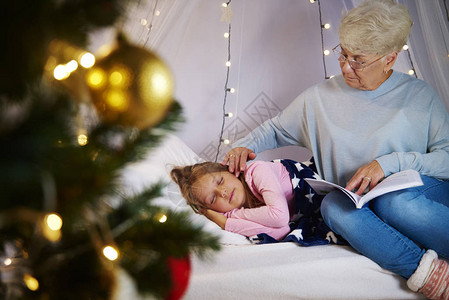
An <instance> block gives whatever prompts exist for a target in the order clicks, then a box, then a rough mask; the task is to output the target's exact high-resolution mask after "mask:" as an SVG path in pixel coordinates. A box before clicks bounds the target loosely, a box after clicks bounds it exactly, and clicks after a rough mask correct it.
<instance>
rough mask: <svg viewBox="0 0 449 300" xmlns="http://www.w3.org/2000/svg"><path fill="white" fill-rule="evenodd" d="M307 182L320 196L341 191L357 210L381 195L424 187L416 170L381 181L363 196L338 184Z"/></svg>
mask: <svg viewBox="0 0 449 300" xmlns="http://www.w3.org/2000/svg"><path fill="white" fill-rule="evenodd" d="M305 180H306V181H307V183H308V184H310V186H311V187H312V188H313V189H314V190H315V192H316V193H317V194H319V195H324V194H327V193H329V192H331V191H333V190H335V189H339V190H341V191H342V192H344V193H345V194H346V195H347V196H348V197H349V198H350V199H351V200H352V201H353V202H354V203H355V206H356V207H357V208H362V207H363V205H365V203H367V202H368V201H370V200H371V199H374V198H376V197H378V196H380V195H383V194H386V193H389V192H393V191H398V190H402V189H406V188H410V187H415V186H419V185H423V182H422V180H421V176H420V175H419V173H418V172H416V171H415V170H405V171H401V172H398V173H394V174H392V175H390V176H388V177H387V178H385V179H384V180H382V181H380V182H379V183H378V184H377V185H376V186H375V187H374V188H373V189H372V190H370V191H369V192H368V193H366V194H364V195H363V196H359V195H357V194H356V193H353V192H351V191H349V190H347V189H345V188H343V187H341V186H339V185H337V184H334V183H332V182H328V181H325V180H322V179H312V178H305Z"/></svg>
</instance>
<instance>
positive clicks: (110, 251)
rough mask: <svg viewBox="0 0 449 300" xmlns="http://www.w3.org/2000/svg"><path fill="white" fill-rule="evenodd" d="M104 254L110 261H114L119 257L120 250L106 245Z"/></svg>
mask: <svg viewBox="0 0 449 300" xmlns="http://www.w3.org/2000/svg"><path fill="white" fill-rule="evenodd" d="M103 255H104V256H105V257H106V258H107V259H109V260H110V261H114V260H116V259H117V258H118V251H117V250H116V249H115V248H114V247H112V246H106V247H104V248H103Z"/></svg>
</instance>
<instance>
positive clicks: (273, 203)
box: [224, 161, 295, 240]
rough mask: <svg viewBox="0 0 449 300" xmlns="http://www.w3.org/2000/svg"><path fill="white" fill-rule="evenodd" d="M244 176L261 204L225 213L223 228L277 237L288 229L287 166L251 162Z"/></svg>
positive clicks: (290, 196)
mask: <svg viewBox="0 0 449 300" xmlns="http://www.w3.org/2000/svg"><path fill="white" fill-rule="evenodd" d="M244 175H245V181H246V183H247V184H248V186H249V188H250V189H251V191H252V192H253V194H254V195H255V196H256V197H257V199H259V201H261V202H263V203H265V206H261V207H257V208H236V209H233V210H231V211H229V212H227V213H225V214H224V215H225V216H226V217H227V218H228V219H227V221H226V224H225V230H227V231H230V232H235V233H238V234H242V235H245V236H253V235H256V234H259V233H266V234H268V235H270V236H272V237H273V238H275V239H277V240H281V239H282V238H283V237H285V236H286V235H287V233H289V231H290V227H289V226H288V223H289V221H290V218H291V217H292V216H293V212H294V205H295V204H294V199H293V187H292V182H291V180H290V176H289V173H288V171H287V169H285V167H284V166H283V165H282V163H279V162H267V161H255V162H252V163H250V164H248V166H247V167H246V170H245V172H244Z"/></svg>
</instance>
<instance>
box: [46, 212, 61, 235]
mask: <svg viewBox="0 0 449 300" xmlns="http://www.w3.org/2000/svg"><path fill="white" fill-rule="evenodd" d="M45 223H46V224H47V226H48V228H50V229H51V230H53V231H57V230H60V229H61V227H62V219H61V217H59V216H58V215H57V214H48V215H47V216H46V217H45Z"/></svg>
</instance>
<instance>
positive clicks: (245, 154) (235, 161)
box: [221, 147, 256, 177]
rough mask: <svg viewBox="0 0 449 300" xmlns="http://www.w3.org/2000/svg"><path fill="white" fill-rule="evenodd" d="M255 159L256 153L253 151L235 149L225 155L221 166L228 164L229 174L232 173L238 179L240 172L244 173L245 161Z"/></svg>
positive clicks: (241, 148) (240, 148) (242, 148)
mask: <svg viewBox="0 0 449 300" xmlns="http://www.w3.org/2000/svg"><path fill="white" fill-rule="evenodd" d="M255 158H256V153H254V152H253V150H251V149H248V148H245V147H237V148H234V149H231V150H229V152H228V153H226V155H225V157H224V158H223V161H222V163H221V164H222V165H226V164H227V163H228V162H229V172H231V173H234V174H235V176H236V177H238V176H239V174H240V172H243V171H245V168H246V161H247V160H252V159H255Z"/></svg>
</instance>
